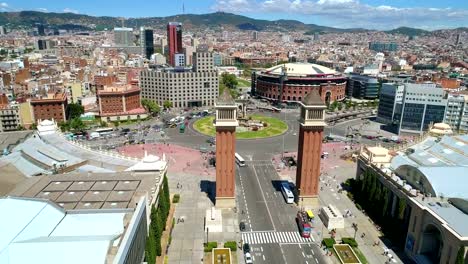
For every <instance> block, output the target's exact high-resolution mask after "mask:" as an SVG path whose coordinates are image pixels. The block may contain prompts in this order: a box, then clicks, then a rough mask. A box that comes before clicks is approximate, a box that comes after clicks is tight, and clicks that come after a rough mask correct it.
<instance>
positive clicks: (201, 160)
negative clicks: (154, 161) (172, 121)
mask: <svg viewBox="0 0 468 264" xmlns="http://www.w3.org/2000/svg"><path fill="white" fill-rule="evenodd" d="M117 151H118V152H119V153H122V154H124V155H126V156H129V157H137V158H142V157H143V156H144V155H145V151H147V153H148V154H153V155H156V156H158V157H159V158H161V159H162V156H163V153H164V154H166V160H167V161H168V162H169V169H168V171H169V172H170V173H171V172H173V173H189V174H193V175H206V176H214V175H215V169H214V168H213V167H210V166H208V156H209V155H208V154H202V153H200V151H198V150H194V149H191V148H185V147H182V146H178V145H173V144H160V143H155V144H142V145H128V146H123V147H120V148H118V149H117Z"/></svg>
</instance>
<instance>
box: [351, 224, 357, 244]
mask: <svg viewBox="0 0 468 264" xmlns="http://www.w3.org/2000/svg"><path fill="white" fill-rule="evenodd" d="M352 226H353V228H354V240H356V233H357V231H358V225H357V224H356V223H353V225H352Z"/></svg>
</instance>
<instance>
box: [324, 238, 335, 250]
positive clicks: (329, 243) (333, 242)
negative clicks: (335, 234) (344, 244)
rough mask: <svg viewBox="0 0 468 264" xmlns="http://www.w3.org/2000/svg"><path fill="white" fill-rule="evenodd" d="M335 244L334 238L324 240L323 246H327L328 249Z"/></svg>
mask: <svg viewBox="0 0 468 264" xmlns="http://www.w3.org/2000/svg"><path fill="white" fill-rule="evenodd" d="M334 244H336V241H335V239H334V238H324V239H323V240H322V245H324V246H326V247H327V248H332V247H333V245H334Z"/></svg>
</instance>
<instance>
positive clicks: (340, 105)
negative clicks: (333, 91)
mask: <svg viewBox="0 0 468 264" xmlns="http://www.w3.org/2000/svg"><path fill="white" fill-rule="evenodd" d="M341 109H343V103H341V102H339V103H338V110H339V111H341Z"/></svg>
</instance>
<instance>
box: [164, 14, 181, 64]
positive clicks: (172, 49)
mask: <svg viewBox="0 0 468 264" xmlns="http://www.w3.org/2000/svg"><path fill="white" fill-rule="evenodd" d="M167 40H168V45H169V64H170V65H172V66H175V55H176V54H177V53H183V50H182V23H179V22H169V24H167Z"/></svg>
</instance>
